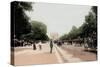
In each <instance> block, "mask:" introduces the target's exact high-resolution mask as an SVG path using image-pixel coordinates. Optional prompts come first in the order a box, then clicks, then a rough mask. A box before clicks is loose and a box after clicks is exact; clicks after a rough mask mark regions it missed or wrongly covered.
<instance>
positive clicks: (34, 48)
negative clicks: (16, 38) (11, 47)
mask: <svg viewBox="0 0 100 67" xmlns="http://www.w3.org/2000/svg"><path fill="white" fill-rule="evenodd" d="M32 45H33V50H36V45H35V43H34V42H33V44H32Z"/></svg>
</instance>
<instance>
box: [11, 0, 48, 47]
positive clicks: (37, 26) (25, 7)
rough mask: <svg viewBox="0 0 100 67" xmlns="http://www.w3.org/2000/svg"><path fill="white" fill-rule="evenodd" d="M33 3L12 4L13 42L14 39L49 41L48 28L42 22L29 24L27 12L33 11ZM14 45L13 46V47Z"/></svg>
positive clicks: (18, 2) (16, 2)
mask: <svg viewBox="0 0 100 67" xmlns="http://www.w3.org/2000/svg"><path fill="white" fill-rule="evenodd" d="M32 10H33V9H32V3H31V2H22V1H14V2H11V41H12V43H13V39H15V38H16V39H18V40H20V39H29V40H30V39H31V40H48V39H49V38H48V36H47V35H46V33H47V27H46V25H45V24H43V23H42V22H38V21H32V22H29V19H30V18H29V17H28V16H27V15H26V13H25V11H32ZM13 45H14V44H12V46H13Z"/></svg>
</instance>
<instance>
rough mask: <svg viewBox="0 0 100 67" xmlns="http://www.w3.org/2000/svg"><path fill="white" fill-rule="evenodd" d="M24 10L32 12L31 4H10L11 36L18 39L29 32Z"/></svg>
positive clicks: (20, 2)
mask: <svg viewBox="0 0 100 67" xmlns="http://www.w3.org/2000/svg"><path fill="white" fill-rule="evenodd" d="M25 10H32V6H31V2H22V1H19V2H18V1H14V2H11V19H12V20H11V24H12V25H11V26H12V36H14V35H16V38H18V39H19V38H20V36H21V35H23V34H27V33H29V32H30V31H31V25H30V23H29V21H28V20H29V18H28V16H27V15H26V14H25V12H24V11H25Z"/></svg>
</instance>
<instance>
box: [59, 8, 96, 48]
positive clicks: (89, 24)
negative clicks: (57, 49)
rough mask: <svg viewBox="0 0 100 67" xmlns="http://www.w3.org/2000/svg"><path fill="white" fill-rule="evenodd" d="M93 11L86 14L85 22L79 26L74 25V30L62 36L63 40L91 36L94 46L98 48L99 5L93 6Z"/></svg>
mask: <svg viewBox="0 0 100 67" xmlns="http://www.w3.org/2000/svg"><path fill="white" fill-rule="evenodd" d="M91 10H92V11H91V12H89V14H88V15H87V16H85V22H84V23H83V24H82V25H81V26H80V27H79V28H76V27H75V26H73V27H72V30H71V31H70V32H69V33H68V34H67V35H66V34H65V35H63V36H61V37H60V39H61V40H70V39H71V40H73V39H78V38H79V37H80V38H83V39H84V38H88V37H89V38H91V40H93V47H95V48H97V7H96V6H93V7H92V8H91Z"/></svg>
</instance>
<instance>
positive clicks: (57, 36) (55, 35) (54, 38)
mask: <svg viewBox="0 0 100 67" xmlns="http://www.w3.org/2000/svg"><path fill="white" fill-rule="evenodd" d="M50 38H51V39H53V40H57V39H58V38H59V34H58V33H57V32H53V33H50Z"/></svg>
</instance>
